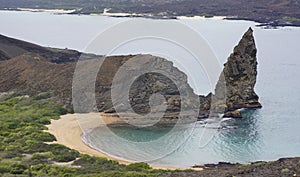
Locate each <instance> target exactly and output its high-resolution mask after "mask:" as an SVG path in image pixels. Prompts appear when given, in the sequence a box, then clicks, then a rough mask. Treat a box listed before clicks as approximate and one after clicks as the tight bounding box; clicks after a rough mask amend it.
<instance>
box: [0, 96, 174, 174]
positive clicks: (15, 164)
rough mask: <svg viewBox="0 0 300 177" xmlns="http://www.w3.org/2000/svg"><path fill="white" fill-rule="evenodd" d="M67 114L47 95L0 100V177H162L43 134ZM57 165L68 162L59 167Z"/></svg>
mask: <svg viewBox="0 0 300 177" xmlns="http://www.w3.org/2000/svg"><path fill="white" fill-rule="evenodd" d="M65 113H67V111H66V110H65V109H64V108H63V107H62V106H61V105H58V104H57V103H55V102H53V101H52V100H51V99H50V98H49V96H48V95H47V94H40V95H37V96H34V97H29V96H24V95H18V94H9V95H2V96H1V97H0V140H1V141H0V176H165V175H167V174H168V173H169V172H168V171H162V170H153V169H151V168H150V166H149V165H148V164H145V163H136V164H132V165H128V166H126V165H121V164H119V163H118V162H116V161H112V160H107V159H106V158H99V157H91V156H88V155H83V154H80V153H79V152H77V151H75V150H72V149H70V148H68V147H65V146H63V145H60V144H55V143H45V142H53V141H55V140H56V139H55V137H54V136H53V135H51V134H50V133H47V132H45V131H44V130H46V129H47V127H46V126H45V125H47V124H50V122H51V119H59V116H60V115H62V114H65ZM60 162H70V163H69V164H70V165H69V166H62V163H60Z"/></svg>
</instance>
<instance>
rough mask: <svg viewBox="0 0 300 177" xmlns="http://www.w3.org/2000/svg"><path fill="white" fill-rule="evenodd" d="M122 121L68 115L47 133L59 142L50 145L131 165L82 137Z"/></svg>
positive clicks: (92, 115) (97, 115)
mask: <svg viewBox="0 0 300 177" xmlns="http://www.w3.org/2000/svg"><path fill="white" fill-rule="evenodd" d="M122 122H123V121H121V120H120V119H118V118H117V117H115V116H112V115H109V114H103V113H88V114H67V115H63V116H61V118H60V119H59V120H51V124H50V125H48V126H47V127H48V130H47V132H49V133H51V134H53V135H54V136H55V137H56V139H57V141H56V142H50V143H58V144H63V145H65V146H67V147H69V148H71V149H75V150H77V151H78V152H80V153H82V154H88V155H91V156H96V157H105V158H107V159H110V160H116V161H118V162H119V163H120V164H126V165H128V164H130V163H131V162H129V161H124V160H120V159H116V158H113V157H110V156H108V155H106V154H104V153H101V152H99V151H97V150H95V149H93V148H91V147H89V146H88V145H86V144H84V143H83V141H82V139H81V135H82V133H83V132H82V130H88V129H91V128H96V127H99V126H103V125H105V124H110V123H122ZM151 167H152V168H154V169H165V170H177V169H179V170H186V169H193V170H202V169H201V168H176V167H164V166H152V165H151Z"/></svg>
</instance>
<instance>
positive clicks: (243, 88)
mask: <svg viewBox="0 0 300 177" xmlns="http://www.w3.org/2000/svg"><path fill="white" fill-rule="evenodd" d="M256 53H257V49H256V46H255V42H254V37H253V30H252V29H251V28H249V30H248V31H247V32H246V33H245V34H244V36H243V38H242V39H241V41H240V42H239V44H238V45H237V46H236V47H235V48H234V51H233V53H232V54H231V55H230V57H229V58H228V61H227V62H226V63H225V64H224V69H223V72H222V74H221V77H220V80H219V82H218V83H217V86H216V90H215V93H216V95H217V96H220V95H222V94H224V93H225V96H226V106H227V110H228V111H232V110H235V109H239V108H261V104H260V103H259V101H258V99H259V97H258V95H257V94H256V93H255V91H254V86H255V83H256V76H257V58H256ZM224 86H226V88H225V90H226V91H225V92H224ZM222 89H223V91H222Z"/></svg>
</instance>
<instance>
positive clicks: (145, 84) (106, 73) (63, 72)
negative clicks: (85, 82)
mask: <svg viewBox="0 0 300 177" xmlns="http://www.w3.org/2000/svg"><path fill="white" fill-rule="evenodd" d="M256 52H257V51H256V47H255V42H254V37H253V31H252V29H251V28H250V29H249V30H248V31H247V32H246V33H245V34H244V36H243V38H242V40H241V41H240V42H239V44H238V45H237V46H236V47H235V48H234V52H233V53H232V54H231V55H230V57H229V58H228V61H227V62H226V63H225V64H224V69H223V71H222V73H221V75H220V79H219V81H218V83H217V85H216V89H215V93H214V94H213V93H210V94H209V95H207V96H198V95H196V94H195V93H194V92H193V89H192V88H191V87H190V86H189V84H188V82H187V76H186V75H185V74H184V73H183V72H181V71H180V70H179V69H178V68H176V67H174V66H173V63H172V62H170V61H167V60H166V59H163V58H160V57H155V56H151V55H128V56H111V57H106V58H104V57H101V56H93V55H86V54H83V55H84V58H85V59H91V58H93V57H97V58H99V59H100V60H103V64H102V65H101V68H100V70H99V72H98V73H97V76H96V83H95V89H96V90H95V93H96V95H95V97H96V107H95V108H94V109H93V110H98V111H101V112H107V113H114V112H115V109H118V110H123V111H126V110H128V109H129V108H132V109H133V110H134V112H136V113H138V114H141V115H144V114H147V113H149V112H150V111H151V109H152V108H154V109H155V106H157V107H159V106H160V105H162V104H163V105H164V106H166V110H167V111H166V114H165V115H164V117H166V118H168V119H176V118H177V117H178V115H179V113H180V112H181V111H182V110H193V111H196V112H198V111H199V108H200V111H199V116H198V118H199V119H203V118H207V117H209V116H215V114H219V113H224V115H225V116H227V117H241V116H242V114H241V112H240V111H236V110H238V109H240V108H249V109H252V108H260V107H261V104H260V103H259V101H258V96H257V94H256V93H255V91H254V86H255V83H256V76H257V59H256ZM79 54H80V53H79V52H76V51H72V50H60V49H49V48H44V47H41V46H38V45H35V44H30V43H27V42H23V41H19V40H15V39H12V38H7V37H5V36H1V35H0V60H2V61H0V74H1V78H0V84H1V86H0V92H9V91H17V92H18V91H27V92H29V93H31V94H38V93H41V92H50V93H53V95H55V96H56V98H57V99H58V100H60V101H61V102H62V103H63V104H65V105H67V106H71V104H72V102H71V99H72V80H73V74H74V72H75V67H76V61H77V60H78V57H79ZM16 55H17V56H16ZM81 57H82V55H81ZM91 60H92V59H91ZM130 61H133V63H132V65H131V66H130V65H128V63H130ZM126 64H127V65H126ZM120 68H125V70H124V73H121V74H120V73H119V71H120ZM149 68H154V69H156V70H160V71H165V72H164V73H156V72H148V73H144V74H141V75H140V76H139V77H137V78H135V79H134V80H133V82H132V83H131V84H130V87H129V88H128V90H126V89H125V88H126V87H127V85H126V83H125V81H128V80H130V79H132V76H133V75H135V74H137V73H135V72H134V71H137V72H140V71H148V69H149ZM90 70H92V68H89V67H87V68H85V71H87V72H89V71H90ZM118 73H119V76H118V77H116V74H118ZM128 73H129V74H128ZM83 74H84V73H83ZM83 76H84V75H83ZM82 79H86V78H84V77H82ZM113 82H114V84H115V85H114V86H113ZM112 87H119V88H120V90H118V93H123V92H128V97H126V94H119V95H117V96H116V104H113V103H112V98H111V97H112V93H111V90H112ZM78 91H79V92H80V93H84V94H82V96H81V97H80V98H81V99H82V100H86V99H88V95H89V94H90V93H86V91H85V87H83V88H82V90H78ZM153 94H159V95H161V96H163V97H164V101H163V102H162V103H160V105H159V104H158V105H150V104H151V99H152V95H153ZM128 101H129V102H130V104H128V105H126V104H125V102H128ZM199 101H200V104H199ZM82 107H84V103H83V105H82ZM83 111H84V109H83ZM187 117H188V115H187Z"/></svg>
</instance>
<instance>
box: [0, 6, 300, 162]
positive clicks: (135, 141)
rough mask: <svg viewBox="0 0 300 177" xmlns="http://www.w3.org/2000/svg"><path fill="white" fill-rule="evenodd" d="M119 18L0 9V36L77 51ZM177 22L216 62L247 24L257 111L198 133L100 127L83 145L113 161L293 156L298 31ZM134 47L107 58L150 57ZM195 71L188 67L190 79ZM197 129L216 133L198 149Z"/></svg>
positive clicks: (299, 120)
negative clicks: (203, 41)
mask: <svg viewBox="0 0 300 177" xmlns="http://www.w3.org/2000/svg"><path fill="white" fill-rule="evenodd" d="M125 20H128V19H126V18H124V19H122V18H109V17H103V16H77V15H53V14H50V13H30V12H7V11H0V21H1V29H0V33H1V34H4V35H8V36H11V37H16V38H20V39H24V40H26V41H30V42H34V43H38V44H41V45H44V46H52V47H61V48H65V47H67V48H73V49H77V50H80V51H84V49H85V48H86V46H87V45H88V43H89V42H90V41H91V40H93V39H94V38H95V36H97V34H99V33H100V32H101V31H104V30H106V29H108V28H109V27H110V26H112V25H114V24H116V23H119V22H122V21H125ZM158 22H163V20H162V21H159V20H158ZM180 22H182V23H184V24H186V25H188V26H190V27H191V28H193V29H194V30H196V31H197V32H199V33H200V34H201V35H202V36H203V37H204V38H205V39H206V40H207V42H208V43H209V44H210V46H211V48H212V50H213V51H214V52H215V54H216V56H217V58H218V59H219V62H220V63H224V62H225V61H226V59H227V57H228V56H229V54H230V53H231V51H232V49H233V47H234V46H235V45H236V44H237V42H238V41H239V40H240V38H241V36H242V34H243V33H244V32H245V31H246V30H247V29H248V27H249V26H252V27H253V28H254V35H255V39H256V44H257V48H258V63H259V65H258V78H257V85H256V92H257V93H258V95H259V96H260V102H261V103H262V105H263V108H262V109H260V110H256V111H247V112H245V113H244V114H245V115H247V118H245V119H242V120H227V121H226V122H224V123H223V124H222V125H223V129H219V130H217V129H215V128H216V127H214V126H211V127H210V128H204V127H203V125H201V123H197V124H191V125H186V126H184V127H176V128H175V129H174V128H173V129H171V130H172V131H170V130H169V129H167V128H154V129H128V128H125V127H122V128H113V129H107V128H105V127H104V128H98V129H95V130H94V131H93V132H92V133H89V134H86V136H85V140H86V141H90V142H89V143H91V146H94V148H98V149H101V151H104V152H106V153H108V154H110V155H112V156H116V157H119V158H123V159H128V160H132V161H135V160H143V159H146V160H148V161H150V162H151V163H154V164H159V165H166V166H191V165H194V164H204V163H216V162H219V161H227V162H241V163H247V162H251V161H258V160H275V159H278V158H280V157H293V156H300V149H299V147H300V134H299V130H300V109H298V107H299V106H300V94H299V90H300V83H299V78H300V48H299V41H300V28H292V27H289V28H280V29H271V30H270V29H269V30H266V29H262V28H258V27H255V23H253V22H248V21H226V20H210V19H206V20H193V19H185V20H180ZM152 42H155V41H150V42H149V41H148V44H147V45H151V43H152ZM139 46H140V43H138V42H137V43H136V44H134V43H133V44H129V45H127V46H125V47H122V48H119V49H118V50H116V51H115V53H113V54H128V53H150V51H151V50H150V49H149V48H148V49H147V48H146V49H145V48H141V47H139ZM159 52H162V51H158V53H159ZM190 68H191V70H195V69H192V68H193V67H192V66H191V67H190ZM199 72H200V71H198V70H195V71H194V72H192V74H191V76H192V77H193V76H195V75H196V74H197V73H199ZM193 73H194V74H193ZM194 89H195V91H197V92H198V93H202V94H206V93H208V91H210V90H211V87H209V86H207V83H206V82H205V79H204V80H203V81H201V82H200V81H199V82H198V83H196V85H195V86H194ZM204 130H205V131H206V135H209V137H210V136H212V135H216V136H214V137H213V138H212V140H211V141H209V143H208V144H207V145H206V146H204V147H201V146H202V145H203V144H201V142H202V141H201V140H203V137H201V133H202V132H203V131H204ZM112 132H114V133H112ZM117 135H118V136H117ZM160 137H163V138H160ZM204 138H205V137H204ZM128 140H129V141H128ZM147 142H148V143H147ZM140 144H142V145H140Z"/></svg>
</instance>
